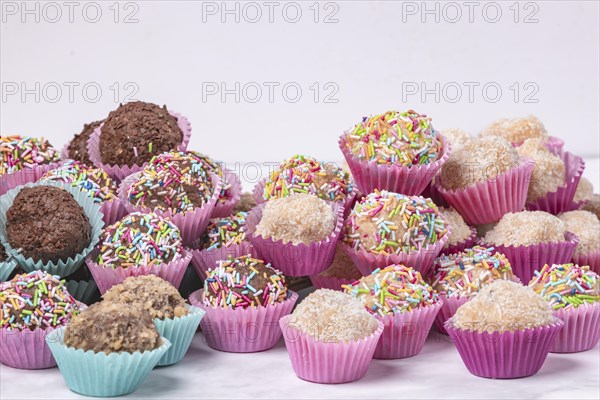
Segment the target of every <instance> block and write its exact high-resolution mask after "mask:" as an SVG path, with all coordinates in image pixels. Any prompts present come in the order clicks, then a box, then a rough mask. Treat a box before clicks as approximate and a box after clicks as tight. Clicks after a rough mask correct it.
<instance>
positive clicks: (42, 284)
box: [0, 270, 79, 330]
mask: <svg viewBox="0 0 600 400" xmlns="http://www.w3.org/2000/svg"><path fill="white" fill-rule="evenodd" d="M0 306H1V309H0V327H1V328H2V329H8V330H12V329H18V330H23V329H31V330H34V329H36V328H40V329H46V328H50V327H52V328H53V327H57V326H63V325H66V324H68V323H69V321H70V320H71V317H73V316H75V315H77V314H78V313H79V306H78V304H77V303H76V302H75V299H74V298H73V296H71V295H70V294H69V292H68V291H67V289H66V288H65V287H64V281H61V280H60V277H59V276H53V275H50V274H48V273H47V272H44V271H41V270H38V271H34V272H30V273H28V274H21V275H17V276H16V277H15V278H14V279H13V280H12V281H8V282H3V283H0Z"/></svg>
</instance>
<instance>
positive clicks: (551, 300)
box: [529, 264, 600, 310]
mask: <svg viewBox="0 0 600 400" xmlns="http://www.w3.org/2000/svg"><path fill="white" fill-rule="evenodd" d="M535 275H536V276H534V277H533V279H531V282H529V287H530V288H532V289H533V290H534V291H535V292H536V293H537V294H539V295H540V296H542V297H543V298H544V299H545V300H546V301H547V302H548V304H550V306H551V307H552V308H553V309H555V310H558V309H561V308H566V309H570V308H577V307H579V306H581V305H584V304H594V303H597V302H600V277H598V274H596V273H595V272H594V271H591V270H590V267H589V266H587V265H585V266H581V267H580V266H579V265H577V264H554V265H552V266H550V265H548V264H546V265H544V267H543V268H542V270H541V271H535Z"/></svg>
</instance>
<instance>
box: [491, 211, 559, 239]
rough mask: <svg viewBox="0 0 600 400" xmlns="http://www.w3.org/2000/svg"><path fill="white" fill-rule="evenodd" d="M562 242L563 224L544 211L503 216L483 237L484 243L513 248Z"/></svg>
mask: <svg viewBox="0 0 600 400" xmlns="http://www.w3.org/2000/svg"><path fill="white" fill-rule="evenodd" d="M567 230H568V229H567ZM564 241H565V224H564V223H563V222H562V221H561V220H560V219H558V218H557V217H555V216H554V215H552V214H549V213H547V212H545V211H521V212H516V213H508V214H504V216H503V217H502V219H500V221H498V224H496V226H495V227H494V228H492V230H490V231H489V232H488V233H487V234H486V235H485V242H486V243H490V244H503V245H513V246H527V245H530V244H537V243H547V242H564Z"/></svg>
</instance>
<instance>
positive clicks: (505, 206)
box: [435, 159, 534, 225]
mask: <svg viewBox="0 0 600 400" xmlns="http://www.w3.org/2000/svg"><path fill="white" fill-rule="evenodd" d="M533 165H534V162H533V160H530V159H525V160H524V161H523V162H522V163H521V164H520V165H519V166H517V167H515V168H512V169H510V170H508V171H506V172H504V173H503V174H500V175H498V176H497V177H496V178H495V179H492V180H489V181H485V182H478V183H476V184H475V185H471V186H467V187H466V188H464V189H457V190H447V189H444V187H443V186H442V184H441V181H442V175H443V174H438V175H437V177H436V180H435V185H436V188H437V190H438V191H439V192H440V193H441V195H442V196H444V199H446V201H447V202H448V203H449V204H450V205H451V206H452V207H453V208H454V209H455V210H456V211H458V213H459V214H460V215H461V216H462V217H463V218H464V220H465V222H466V223H467V224H469V225H483V224H487V223H490V222H496V221H499V220H500V218H502V216H503V215H504V214H506V213H509V212H517V211H522V210H523V208H524V207H525V200H526V199H527V190H528V188H529V181H530V179H531V173H532V172H533Z"/></svg>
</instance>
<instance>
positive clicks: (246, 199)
mask: <svg viewBox="0 0 600 400" xmlns="http://www.w3.org/2000/svg"><path fill="white" fill-rule="evenodd" d="M254 207H256V200H254V196H252V193H250V192H244V193H242V196H241V197H240V201H239V202H238V203H237V204H236V205H235V207H234V208H233V212H234V213H238V212H240V211H243V212H248V211H250V210H251V209H253V208H254Z"/></svg>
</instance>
